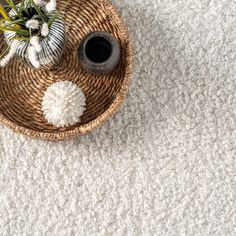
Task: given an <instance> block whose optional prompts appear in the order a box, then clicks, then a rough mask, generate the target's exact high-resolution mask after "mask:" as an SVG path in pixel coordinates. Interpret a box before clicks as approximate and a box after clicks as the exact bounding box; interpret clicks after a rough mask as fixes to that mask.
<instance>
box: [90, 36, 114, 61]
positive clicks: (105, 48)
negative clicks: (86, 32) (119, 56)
mask: <svg viewBox="0 0 236 236" xmlns="http://www.w3.org/2000/svg"><path fill="white" fill-rule="evenodd" d="M85 53H86V56H87V58H88V59H89V60H90V61H92V62H94V63H103V62H105V61H107V60H108V59H109V58H110V56H111V54H112V45H111V43H110V42H109V40H107V39H106V38H105V37H102V36H95V37H93V38H91V39H89V40H88V41H87V43H86V45H85Z"/></svg>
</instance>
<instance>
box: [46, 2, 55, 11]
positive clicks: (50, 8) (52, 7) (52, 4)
mask: <svg viewBox="0 0 236 236" xmlns="http://www.w3.org/2000/svg"><path fill="white" fill-rule="evenodd" d="M56 7H57V1H56V0H50V1H49V2H48V3H47V4H46V10H47V11H48V12H51V11H55V10H56Z"/></svg>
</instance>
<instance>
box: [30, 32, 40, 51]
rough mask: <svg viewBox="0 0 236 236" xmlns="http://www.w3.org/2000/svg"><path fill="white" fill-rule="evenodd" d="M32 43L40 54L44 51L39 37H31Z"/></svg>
mask: <svg viewBox="0 0 236 236" xmlns="http://www.w3.org/2000/svg"><path fill="white" fill-rule="evenodd" d="M30 43H31V45H32V46H33V47H34V49H35V50H36V52H40V51H41V50H42V48H41V45H40V43H39V37H38V36H33V37H31V39H30Z"/></svg>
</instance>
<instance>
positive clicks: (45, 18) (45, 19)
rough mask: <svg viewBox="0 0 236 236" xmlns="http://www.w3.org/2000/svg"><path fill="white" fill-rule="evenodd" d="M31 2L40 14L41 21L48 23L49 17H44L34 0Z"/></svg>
mask: <svg viewBox="0 0 236 236" xmlns="http://www.w3.org/2000/svg"><path fill="white" fill-rule="evenodd" d="M29 1H30V2H31V4H32V5H33V7H34V8H35V10H36V11H37V13H38V14H39V16H40V17H41V19H42V20H43V21H47V17H46V16H45V15H43V13H42V11H41V9H40V8H39V7H38V6H37V5H36V4H35V2H34V1H33V0H29Z"/></svg>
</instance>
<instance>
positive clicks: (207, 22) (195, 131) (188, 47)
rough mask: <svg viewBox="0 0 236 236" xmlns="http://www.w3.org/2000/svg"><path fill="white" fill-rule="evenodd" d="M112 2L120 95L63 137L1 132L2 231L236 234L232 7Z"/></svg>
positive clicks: (227, 1)
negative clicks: (127, 43) (123, 53)
mask: <svg viewBox="0 0 236 236" xmlns="http://www.w3.org/2000/svg"><path fill="white" fill-rule="evenodd" d="M114 2H115V4H116V5H117V6H118V8H119V10H120V11H121V12H122V15H123V16H124V18H125V21H126V22H127V24H128V25H129V28H130V33H131V34H132V37H133V41H134V48H135V73H134V80H133V84H132V86H131V89H130V93H129V96H128V97H127V99H126V102H125V104H124V106H123V107H122V109H121V110H120V112H119V113H118V114H116V115H115V116H114V118H113V119H111V120H110V121H109V122H108V123H107V124H105V125H104V126H103V127H102V128H100V129H98V130H96V131H95V132H94V133H92V134H89V135H86V136H85V137H82V138H78V139H74V140H72V141H68V142H59V143H53V142H43V141H35V140H31V139H29V138H26V137H23V136H20V135H16V134H13V133H12V132H11V131H10V130H8V129H7V128H4V127H1V128H0V155H1V156H0V235H1V236H12V235H17V236H18V235H27V236H28V235H29V236H33V235H49V236H51V235H55V236H63V235H65V236H68V235H69V236H70V235H78V236H83V235H94V236H100V235H105V236H106V235H115V236H124V235H130V236H131V235H135V236H136V235H147V236H149V235H150V236H154V235H159V236H195V235H199V236H200V235H201V236H208V235H211V236H228V235H231V236H234V235H236V159H235V158H236V96H235V94H236V70H235V69H236V47H235V46H236V2H235V1H233V0H145V1H144V0H114Z"/></svg>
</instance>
